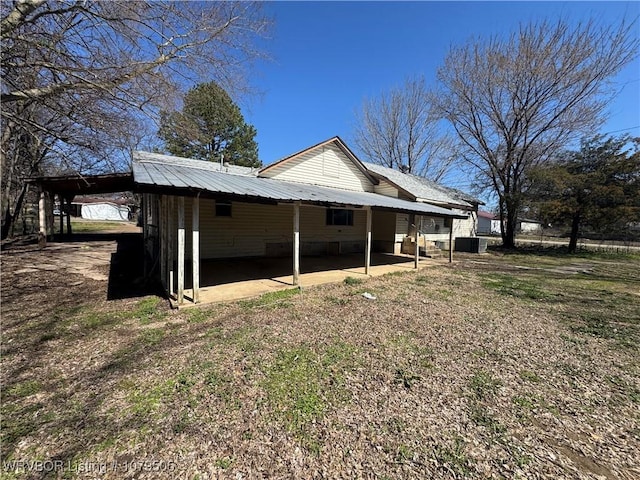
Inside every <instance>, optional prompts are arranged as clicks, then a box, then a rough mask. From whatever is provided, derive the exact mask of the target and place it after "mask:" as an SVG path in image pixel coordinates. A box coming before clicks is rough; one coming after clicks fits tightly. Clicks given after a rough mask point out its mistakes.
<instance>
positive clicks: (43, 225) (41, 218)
mask: <svg viewBox="0 0 640 480" xmlns="http://www.w3.org/2000/svg"><path fill="white" fill-rule="evenodd" d="M38 222H39V223H40V230H39V231H40V236H39V239H38V243H40V246H41V247H44V246H45V245H46V243H47V194H46V192H45V191H44V190H43V191H41V192H40V199H39V200H38Z"/></svg>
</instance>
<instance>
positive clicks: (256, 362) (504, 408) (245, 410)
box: [1, 251, 640, 479]
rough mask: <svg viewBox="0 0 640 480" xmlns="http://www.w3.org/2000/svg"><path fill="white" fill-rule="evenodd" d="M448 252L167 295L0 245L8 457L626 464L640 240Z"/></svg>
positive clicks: (210, 462) (73, 463)
mask: <svg viewBox="0 0 640 480" xmlns="http://www.w3.org/2000/svg"><path fill="white" fill-rule="evenodd" d="M45 252H46V251H45ZM24 255H30V256H31V257H33V258H30V259H29V261H31V262H33V261H37V258H35V257H37V256H38V255H45V253H43V252H38V251H36V252H26V253H24ZM456 259H457V261H456V263H454V264H453V265H447V264H433V265H431V266H428V267H426V268H424V269H422V270H420V271H419V272H412V273H407V274H400V275H398V274H393V275H387V276H384V277H378V278H375V279H370V280H366V281H364V282H362V283H361V282H352V281H345V282H343V283H341V284H336V285H329V286H324V287H318V288H311V289H305V290H302V291H301V292H300V291H298V290H287V291H284V292H281V293H277V294H273V293H271V294H268V295H266V296H264V297H261V298H257V299H253V300H245V301H241V302H236V303H232V304H225V305H215V306H210V307H203V308H199V309H187V310H184V311H180V312H173V311H169V310H168V309H167V307H166V304H165V303H164V302H163V301H159V300H158V299H156V298H155V297H145V298H142V299H126V300H118V301H109V302H107V301H106V300H105V291H106V282H100V281H95V280H90V279H84V281H83V282H82V284H80V285H77V286H75V287H69V286H68V285H69V283H70V282H69V278H68V276H69V275H68V273H67V272H65V271H64V270H60V271H52V272H46V275H45V274H44V273H43V274H34V275H25V274H15V273H14V272H15V271H16V270H18V269H19V266H20V264H21V262H22V261H24V259H23V258H21V256H20V255H10V256H6V255H3V257H2V298H3V303H2V324H3V325H2V327H3V334H2V447H1V448H2V462H3V466H2V473H1V477H2V478H41V477H45V478H56V477H62V478H95V477H100V478H113V479H116V478H175V477H179V478H188V479H196V478H200V479H205V478H234V479H235V478H315V477H319V478H374V479H395V478H416V479H418V478H607V479H614V478H618V479H632V478H639V477H640V467H639V466H638V452H639V451H640V383H639V379H640V362H639V358H640V357H639V353H640V352H639V345H640V274H639V273H638V272H639V271H640V257H638V256H635V257H634V256H604V255H596V254H589V255H579V256H572V257H565V256H558V255H554V254H552V253H550V252H542V254H535V253H527V254H522V253H516V254H502V253H492V254H489V255H476V256H474V255H457V256H456ZM365 290H366V291H368V292H372V293H374V294H375V295H376V297H377V300H375V301H371V300H367V299H365V298H363V297H362V296H361V293H362V292H363V291H365ZM20 462H22V463H20ZM29 462H31V463H29ZM33 462H40V463H33ZM47 469H48V470H49V471H48V472H47V471H46V470H47Z"/></svg>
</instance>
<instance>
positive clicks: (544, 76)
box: [434, 21, 639, 248]
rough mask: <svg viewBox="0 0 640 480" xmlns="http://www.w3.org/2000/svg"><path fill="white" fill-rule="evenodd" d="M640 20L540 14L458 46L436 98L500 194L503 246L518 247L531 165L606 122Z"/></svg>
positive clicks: (482, 179) (484, 179)
mask: <svg viewBox="0 0 640 480" xmlns="http://www.w3.org/2000/svg"><path fill="white" fill-rule="evenodd" d="M633 27H634V25H626V24H624V23H621V24H620V25H619V26H607V27H600V26H597V25H596V24H594V23H593V22H589V23H586V24H578V25H577V26H570V25H568V24H567V23H564V22H562V21H560V22H558V23H555V24H552V23H548V22H542V23H532V24H529V25H524V26H521V27H520V29H519V31H518V32H517V33H515V34H512V35H511V36H509V37H508V38H499V37H494V38H491V39H489V40H486V41H485V40H482V39H478V40H476V41H472V42H470V43H468V44H467V45H465V46H463V47H460V48H453V49H451V51H450V52H449V54H448V56H447V58H446V60H445V63H444V65H443V66H442V67H441V68H440V69H439V71H438V79H439V82H440V87H441V88H440V91H439V92H437V93H436V95H434V105H435V106H436V107H437V108H438V110H439V111H440V114H441V115H442V116H443V117H444V118H446V119H448V120H449V121H450V122H451V124H452V125H453V128H454V129H455V131H456V133H457V136H458V139H459V141H460V143H461V145H462V147H463V149H464V150H463V158H464V160H466V161H467V162H469V164H470V165H472V166H473V167H474V169H475V171H476V172H477V174H478V177H479V178H478V180H479V183H480V184H482V183H484V184H485V185H488V186H490V188H491V189H492V190H493V192H494V193H495V195H496V196H497V199H498V205H499V212H500V218H501V220H502V222H501V224H502V225H503V227H502V240H503V244H504V246H506V247H509V248H510V247H513V246H514V241H515V227H516V220H517V215H518V213H519V211H520V209H521V202H522V191H523V188H525V187H526V185H525V182H526V172H527V169H528V168H530V167H531V166H533V165H536V164H539V163H541V162H544V161H546V160H547V159H549V158H550V157H552V156H554V155H555V154H556V153H557V152H558V151H559V150H560V149H562V148H563V147H565V146H566V144H567V143H568V142H570V141H571V140H572V139H574V138H576V136H578V135H581V134H584V133H585V132H586V133H593V131H594V130H595V129H596V128H597V127H598V126H599V125H600V124H601V123H602V122H603V120H604V118H605V111H606V106H607V102H608V101H609V100H610V98H611V96H612V95H613V93H614V91H613V90H612V89H611V88H610V87H611V79H612V78H613V76H614V75H616V74H617V73H618V72H619V71H620V69H621V68H622V67H624V66H625V65H627V64H628V63H629V62H631V61H632V60H633V59H634V58H636V56H637V54H638V46H639V41H638V38H637V36H636V35H634V31H633Z"/></svg>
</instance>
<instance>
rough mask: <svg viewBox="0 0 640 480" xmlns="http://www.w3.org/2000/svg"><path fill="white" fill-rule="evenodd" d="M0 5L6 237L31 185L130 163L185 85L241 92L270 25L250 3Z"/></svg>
mask: <svg viewBox="0 0 640 480" xmlns="http://www.w3.org/2000/svg"><path fill="white" fill-rule="evenodd" d="M0 8H1V10H0V11H1V20H0V28H1V41H2V50H1V53H0V61H1V64H0V68H1V71H2V93H1V102H2V109H1V113H2V125H1V129H2V132H1V135H0V142H1V144H0V155H1V157H0V160H1V166H2V196H1V201H0V208H1V210H2V238H5V237H6V236H7V235H8V234H9V233H10V232H11V231H12V230H13V229H14V227H15V221H16V219H17V217H18V215H19V214H20V211H21V209H22V205H23V203H24V199H25V197H26V196H27V195H28V188H29V187H28V184H27V183H26V182H25V180H26V178H28V177H32V176H36V175H42V174H45V173H46V174H63V173H71V172H76V173H81V174H89V173H98V172H105V171H117V170H122V169H124V168H127V166H128V164H129V161H130V158H131V152H132V151H133V150H135V149H136V148H137V147H138V146H139V145H140V144H141V143H144V142H145V141H147V140H148V139H150V138H153V137H155V135H156V133H157V126H153V125H154V122H155V125H157V124H158V121H159V116H160V112H161V111H163V110H167V109H170V108H171V105H172V104H174V103H175V99H176V98H178V97H179V95H178V94H179V91H180V89H181V85H183V84H194V83H197V82H199V81H203V80H207V81H211V80H214V81H215V82H216V83H217V84H219V85H221V86H223V87H224V88H225V89H227V90H228V91H234V92H238V91H240V90H242V89H244V88H245V87H246V85H247V82H246V72H247V67H248V66H249V65H250V63H251V60H252V59H255V58H256V57H257V56H260V55H262V54H261V52H259V51H257V50H256V49H255V47H254V45H255V43H256V42H255V40H256V38H258V37H259V36H262V35H263V34H264V33H265V30H266V29H267V27H268V24H269V22H268V21H267V19H266V18H265V17H264V15H263V14H262V12H261V8H260V5H259V4H258V3H251V2H171V1H142V0H136V1H109V2H105V1H91V0H88V1H87V0H81V1H80V0H77V1H56V0H14V1H13V2H9V1H6V2H2V3H1V5H0ZM149 120H151V122H150V121H149Z"/></svg>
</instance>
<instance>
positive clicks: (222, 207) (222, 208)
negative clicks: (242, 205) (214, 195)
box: [216, 201, 231, 217]
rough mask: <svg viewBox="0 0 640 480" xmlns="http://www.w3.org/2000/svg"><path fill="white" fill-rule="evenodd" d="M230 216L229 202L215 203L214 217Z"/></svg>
mask: <svg viewBox="0 0 640 480" xmlns="http://www.w3.org/2000/svg"><path fill="white" fill-rule="evenodd" d="M230 216H231V202H218V201H216V217H230Z"/></svg>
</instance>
